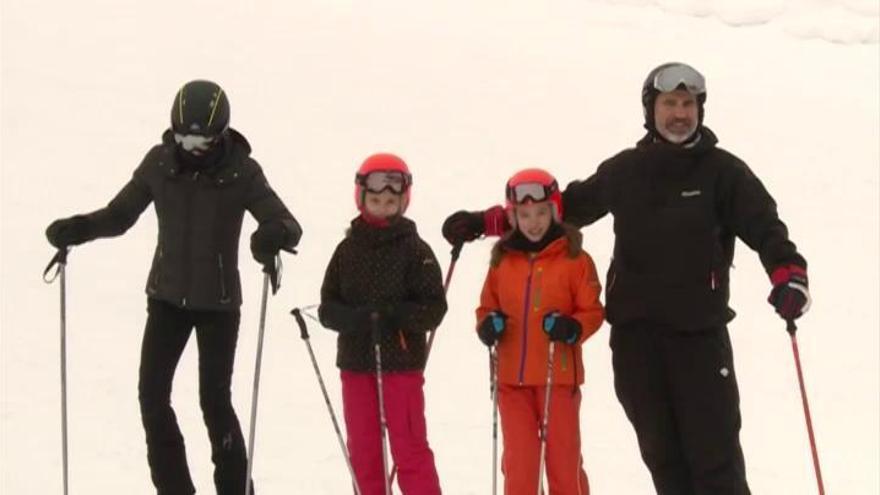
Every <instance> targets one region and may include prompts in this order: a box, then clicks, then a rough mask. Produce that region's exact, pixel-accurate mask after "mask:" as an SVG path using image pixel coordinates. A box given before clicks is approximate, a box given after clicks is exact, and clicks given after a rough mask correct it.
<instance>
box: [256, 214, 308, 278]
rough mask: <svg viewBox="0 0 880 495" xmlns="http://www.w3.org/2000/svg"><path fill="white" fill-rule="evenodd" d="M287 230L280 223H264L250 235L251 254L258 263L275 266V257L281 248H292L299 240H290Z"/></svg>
mask: <svg viewBox="0 0 880 495" xmlns="http://www.w3.org/2000/svg"><path fill="white" fill-rule="evenodd" d="M290 237H291V236H290V235H289V232H288V230H287V228H286V227H285V226H284V224H283V223H281V222H277V221H276V222H265V223H262V224H260V226H259V227H257V230H255V231H254V233H253V234H251V253H252V254H253V255H254V259H255V260H257V262H258V263H260V264H261V265H264V266H270V267H274V266H275V256H277V255H278V251H280V250H281V249H283V248H288V249H289V248H292V247H293V246H295V245H296V241H299V239H291V238H290Z"/></svg>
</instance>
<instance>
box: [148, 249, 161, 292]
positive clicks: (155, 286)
mask: <svg viewBox="0 0 880 495" xmlns="http://www.w3.org/2000/svg"><path fill="white" fill-rule="evenodd" d="M162 256H163V252H162V243H161V242H160V243H159V253H158V255H157V258H156V273H155V274H153V279H152V280H151V281H150V292H151V293H153V294H155V293H156V292H159V277H160V274H161V273H162Z"/></svg>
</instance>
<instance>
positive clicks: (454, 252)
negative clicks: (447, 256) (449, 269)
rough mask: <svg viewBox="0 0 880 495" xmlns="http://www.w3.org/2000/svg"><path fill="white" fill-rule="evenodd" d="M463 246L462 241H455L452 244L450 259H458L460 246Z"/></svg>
mask: <svg viewBox="0 0 880 495" xmlns="http://www.w3.org/2000/svg"><path fill="white" fill-rule="evenodd" d="M463 247H464V243H463V242H459V243H456V244H455V245H454V246H452V261H455V260H457V259H458V255H460V254H461V248H463Z"/></svg>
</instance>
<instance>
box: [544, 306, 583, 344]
mask: <svg viewBox="0 0 880 495" xmlns="http://www.w3.org/2000/svg"><path fill="white" fill-rule="evenodd" d="M544 333H546V334H547V336H548V337H549V338H550V340H553V341H556V342H565V343H566V344H574V343H575V342H577V341H578V338H580V336H581V324H580V322H579V321H577V320H575V319H574V318H572V317H571V316H567V315H564V314H562V313H560V312H558V311H552V312H550V313H547V314H546V315H544Z"/></svg>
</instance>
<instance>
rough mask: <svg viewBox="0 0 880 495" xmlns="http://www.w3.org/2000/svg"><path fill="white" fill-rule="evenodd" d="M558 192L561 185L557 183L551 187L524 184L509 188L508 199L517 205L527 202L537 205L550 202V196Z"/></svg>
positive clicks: (531, 183)
mask: <svg viewBox="0 0 880 495" xmlns="http://www.w3.org/2000/svg"><path fill="white" fill-rule="evenodd" d="M557 191H559V184H557V183H556V181H553V182H552V183H551V184H550V185H544V184H539V183H537V182H524V183H522V184H517V185H515V186H513V187H510V186H508V187H507V199H509V200H510V201H512V202H514V203H516V204H523V203H525V202H526V201H532V202H535V203H537V202H540V201H547V200H549V199H550V196H551V195H552V194H553V193H555V192H557Z"/></svg>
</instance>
